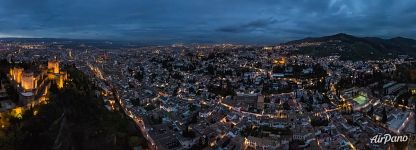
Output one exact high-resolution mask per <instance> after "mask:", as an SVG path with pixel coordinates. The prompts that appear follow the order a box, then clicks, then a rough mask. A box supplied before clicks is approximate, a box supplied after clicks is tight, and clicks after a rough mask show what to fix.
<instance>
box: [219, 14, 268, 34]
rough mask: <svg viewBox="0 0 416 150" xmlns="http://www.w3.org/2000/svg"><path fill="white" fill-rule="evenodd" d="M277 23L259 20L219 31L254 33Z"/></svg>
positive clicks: (222, 28) (226, 27)
mask: <svg viewBox="0 0 416 150" xmlns="http://www.w3.org/2000/svg"><path fill="white" fill-rule="evenodd" d="M275 22H276V20H274V19H273V18H269V19H259V20H255V21H251V22H248V23H245V24H242V25H234V26H225V27H221V28H218V29H217V31H221V32H230V33H240V32H252V31H253V30H263V29H265V28H267V27H268V26H269V25H272V24H274V23H275Z"/></svg>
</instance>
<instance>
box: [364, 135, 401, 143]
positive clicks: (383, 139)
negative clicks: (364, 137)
mask: <svg viewBox="0 0 416 150" xmlns="http://www.w3.org/2000/svg"><path fill="white" fill-rule="evenodd" d="M407 141H409V136H407V135H391V134H384V135H382V134H378V135H375V136H374V137H372V138H371V139H370V143H374V144H380V143H382V144H386V143H397V142H407Z"/></svg>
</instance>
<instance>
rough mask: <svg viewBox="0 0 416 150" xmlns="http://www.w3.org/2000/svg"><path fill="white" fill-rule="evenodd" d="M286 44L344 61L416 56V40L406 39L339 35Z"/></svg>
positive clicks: (311, 53) (313, 53) (304, 51)
mask: <svg viewBox="0 0 416 150" xmlns="http://www.w3.org/2000/svg"><path fill="white" fill-rule="evenodd" d="M301 43H304V44H301ZM305 43H312V44H305ZM285 44H298V45H300V46H299V53H302V54H309V55H312V56H329V55H335V54H337V55H340V56H341V59H344V60H347V59H348V60H360V59H364V60H366V59H383V58H395V57H397V56H398V55H409V56H412V57H415V56H416V40H414V39H409V38H404V37H395V38H391V39H382V38H377V37H356V36H352V35H348V34H345V33H339V34H335V35H331V36H324V37H316V38H305V39H301V40H295V41H291V42H287V43H285Z"/></svg>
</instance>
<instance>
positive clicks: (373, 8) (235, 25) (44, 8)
mask: <svg viewBox="0 0 416 150" xmlns="http://www.w3.org/2000/svg"><path fill="white" fill-rule="evenodd" d="M340 32H343V33H348V34H352V35H356V36H377V37H382V38H390V37H396V36H403V37H410V38H416V1H415V0H284V1H283V0H281V1H279V0H269V1H264V0H238V1H237V0H0V37H37V38H40V37H49V38H77V39H108V40H129V41H144V42H150V41H161V42H239V43H278V42H284V41H288V40H293V39H299V38H304V37H314V36H324V35H330V34H336V33H340Z"/></svg>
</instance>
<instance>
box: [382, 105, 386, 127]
mask: <svg viewBox="0 0 416 150" xmlns="http://www.w3.org/2000/svg"><path fill="white" fill-rule="evenodd" d="M381 115H382V118H381V122H383V123H384V124H385V123H387V112H386V108H383V112H382V114H381Z"/></svg>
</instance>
